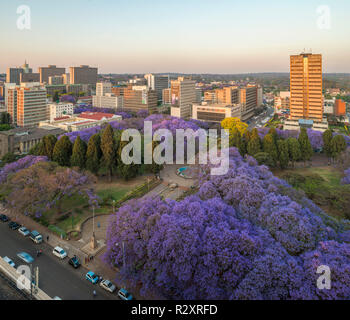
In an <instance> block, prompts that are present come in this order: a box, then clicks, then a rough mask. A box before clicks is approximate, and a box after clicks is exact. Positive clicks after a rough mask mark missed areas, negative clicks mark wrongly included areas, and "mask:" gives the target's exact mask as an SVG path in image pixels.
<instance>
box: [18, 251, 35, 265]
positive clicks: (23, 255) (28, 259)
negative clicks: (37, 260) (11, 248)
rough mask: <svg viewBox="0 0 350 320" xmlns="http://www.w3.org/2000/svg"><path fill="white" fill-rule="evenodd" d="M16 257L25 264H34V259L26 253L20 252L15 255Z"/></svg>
mask: <svg viewBox="0 0 350 320" xmlns="http://www.w3.org/2000/svg"><path fill="white" fill-rule="evenodd" d="M17 257H18V258H20V259H21V260H22V261H24V262H26V263H32V262H34V258H33V257H32V256H31V255H30V254H29V253H27V252H20V253H18V254H17Z"/></svg>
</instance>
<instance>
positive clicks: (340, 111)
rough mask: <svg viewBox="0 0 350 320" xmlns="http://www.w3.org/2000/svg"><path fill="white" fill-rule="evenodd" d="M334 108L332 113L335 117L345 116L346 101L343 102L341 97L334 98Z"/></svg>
mask: <svg viewBox="0 0 350 320" xmlns="http://www.w3.org/2000/svg"><path fill="white" fill-rule="evenodd" d="M334 109H335V110H334V114H335V115H336V116H337V117H340V116H345V115H346V103H345V101H343V100H341V99H336V100H335V108H334Z"/></svg>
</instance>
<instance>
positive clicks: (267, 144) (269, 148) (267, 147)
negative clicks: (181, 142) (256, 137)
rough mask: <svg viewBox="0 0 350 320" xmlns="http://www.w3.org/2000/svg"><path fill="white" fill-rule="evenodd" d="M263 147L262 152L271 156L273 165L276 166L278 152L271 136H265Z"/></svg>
mask: <svg viewBox="0 0 350 320" xmlns="http://www.w3.org/2000/svg"><path fill="white" fill-rule="evenodd" d="M263 146H264V152H266V153H268V154H269V155H270V156H271V158H272V160H273V162H274V165H275V166H276V165H277V161H278V150H277V146H276V142H275V139H274V136H273V135H272V134H267V135H266V136H265V137H264V140H263Z"/></svg>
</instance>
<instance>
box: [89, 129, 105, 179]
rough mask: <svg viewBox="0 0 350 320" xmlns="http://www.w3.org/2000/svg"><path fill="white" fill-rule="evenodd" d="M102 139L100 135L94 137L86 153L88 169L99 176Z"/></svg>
mask: <svg viewBox="0 0 350 320" xmlns="http://www.w3.org/2000/svg"><path fill="white" fill-rule="evenodd" d="M101 155H102V152H101V137H100V135H99V134H95V135H93V136H92V137H91V138H90V140H89V143H88V147H87V151H86V169H88V170H89V171H90V172H92V173H94V174H96V175H97V173H98V170H99V168H100V160H101Z"/></svg>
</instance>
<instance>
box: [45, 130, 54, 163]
mask: <svg viewBox="0 0 350 320" xmlns="http://www.w3.org/2000/svg"><path fill="white" fill-rule="evenodd" d="M43 143H44V149H45V155H46V156H47V157H48V158H49V159H50V160H52V159H53V150H54V148H55V145H56V143H57V138H56V137H55V136H54V135H52V134H50V135H48V136H46V137H44V138H43Z"/></svg>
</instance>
